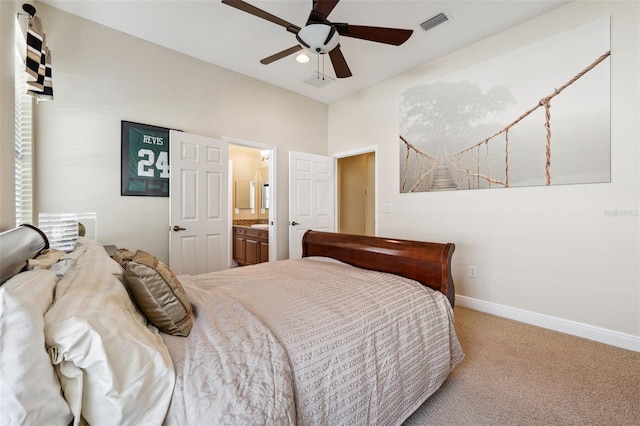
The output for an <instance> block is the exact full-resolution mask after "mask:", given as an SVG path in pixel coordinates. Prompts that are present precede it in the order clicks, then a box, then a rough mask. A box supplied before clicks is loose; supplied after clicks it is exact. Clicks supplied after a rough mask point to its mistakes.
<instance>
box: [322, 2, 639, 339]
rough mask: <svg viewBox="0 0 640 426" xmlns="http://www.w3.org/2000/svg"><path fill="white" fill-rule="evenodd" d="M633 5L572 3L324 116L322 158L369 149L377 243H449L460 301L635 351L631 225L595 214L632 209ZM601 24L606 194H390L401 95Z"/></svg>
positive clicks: (635, 232)
mask: <svg viewBox="0 0 640 426" xmlns="http://www.w3.org/2000/svg"><path fill="white" fill-rule="evenodd" d="M639 4H640V3H638V2H614V1H602V2H583V1H578V2H573V3H570V4H568V5H566V6H563V7H562V8H559V9H557V10H555V11H552V12H550V13H548V14H546V15H543V16H541V17H540V18H538V19H535V20H532V21H529V22H526V23H524V24H522V25H520V26H517V27H514V28H512V29H510V30H508V31H505V32H503V33H501V34H498V35H495V36H493V37H491V38H488V39H486V40H483V41H481V42H478V43H476V44H474V45H472V46H470V47H467V48H465V49H462V50H460V51H457V52H455V53H453V54H450V55H447V56H445V57H442V58H440V59H438V60H435V61H432V62H430V63H428V64H425V65H423V66H420V67H418V68H416V69H415V70H413V71H411V72H408V73H406V74H403V75H401V76H398V77H396V78H393V79H391V80H389V81H387V82H385V83H384V84H380V85H378V86H376V87H374V88H371V89H369V90H366V91H363V92H360V93H358V94H356V95H353V96H351V97H350V98H348V99H345V100H343V101H340V102H336V103H334V104H332V105H330V107H329V152H330V153H338V152H343V151H346V150H352V149H357V148H359V147H364V146H370V145H377V147H378V153H377V170H378V176H377V182H378V189H377V198H376V199H377V205H378V206H380V205H381V204H382V203H388V204H391V205H392V213H380V212H379V213H378V234H379V235H382V236H390V237H398V238H403V237H408V238H417V239H422V240H430V241H441V242H444V241H449V242H453V243H455V244H456V252H455V254H454V256H453V267H454V280H455V282H456V287H457V291H458V292H459V293H460V294H461V295H462V296H463V297H461V298H459V299H460V300H461V301H465V302H468V303H469V304H474V302H477V303H476V304H475V305H474V306H476V305H477V306H483V307H485V308H496V310H497V311H500V312H505V309H502V310H501V307H509V310H510V312H512V313H515V314H516V315H515V316H517V313H518V312H524V313H530V312H532V313H535V314H538V316H537V318H545V316H549V317H551V318H554V319H559V320H560V321H564V322H565V323H566V324H568V325H570V326H573V325H574V324H585V325H588V326H590V327H591V328H592V329H593V330H596V329H598V328H603V329H606V330H609V331H611V334H613V335H615V334H616V333H622V334H623V335H624V336H623V338H624V337H625V336H626V337H629V336H631V340H632V341H633V338H634V336H635V342H636V343H635V345H637V346H638V347H639V349H640V345H639V344H638V336H640V270H639V262H640V260H639V259H640V250H639V244H640V226H639V221H640V218H639V217H637V215H636V216H635V217H631V216H628V217H608V216H607V215H606V214H605V212H606V211H607V210H613V209H620V210H623V209H625V210H633V209H635V211H636V213H637V211H638V208H639V200H638V197H639V193H640V176H639V174H638V169H639V164H640V155H639V145H640V143H639V141H640V129H639V124H638V117H640V108H639V94H640V88H639V79H638V76H639V75H640V69H639V55H640V35H639V28H640V22H639V15H640V13H639ZM609 15H610V16H611V52H612V56H611V75H612V77H611V96H612V98H611V112H612V116H611V128H612V129H611V154H612V157H611V158H612V159H611V170H612V176H611V178H612V182H611V183H608V184H590V185H563V186H552V187H531V188H513V189H509V190H504V189H496V190H475V191H458V192H442V193H435V192H432V193H410V194H400V193H399V190H398V187H399V183H398V176H399V165H398V164H399V158H398V157H399V146H398V144H399V142H398V129H399V127H398V115H399V112H398V102H399V98H400V94H401V93H402V92H403V91H404V90H406V89H407V88H408V87H411V86H413V85H415V84H416V82H424V81H428V80H429V79H431V78H437V77H439V76H443V75H446V74H448V73H451V72H454V71H457V70H460V69H463V68H466V67H468V66H470V65H473V64H475V63H478V62H481V61H484V60H486V59H488V58H491V57H494V56H498V55H500V54H502V53H505V52H507V51H510V50H514V49H517V48H519V47H522V46H523V45H526V44H529V43H532V42H535V41H538V40H540V39H542V38H545V37H549V36H551V35H553V34H556V33H559V32H562V31H565V30H568V29H570V28H573V27H577V26H579V25H581V24H583V23H588V22H591V21H594V20H596V19H598V18H602V17H606V16H609ZM542 29H544V30H542ZM568 54H570V52H568ZM468 265H475V266H477V271H478V272H477V274H478V277H477V278H475V279H470V278H468V276H467V275H468V274H467V271H468ZM465 297H466V299H465ZM574 322H575V323H574Z"/></svg>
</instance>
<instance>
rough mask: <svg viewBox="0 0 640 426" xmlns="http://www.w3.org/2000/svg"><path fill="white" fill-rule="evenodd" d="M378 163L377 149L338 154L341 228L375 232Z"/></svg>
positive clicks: (353, 231)
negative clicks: (347, 154) (360, 152)
mask: <svg viewBox="0 0 640 426" xmlns="http://www.w3.org/2000/svg"><path fill="white" fill-rule="evenodd" d="M375 164H376V154H375V151H374V152H365V153H362V154H357V155H349V156H344V157H340V158H338V167H337V183H338V188H337V192H338V203H337V204H338V206H337V211H338V218H337V219H338V232H340V233H344V234H355V235H370V236H373V235H375V233H376V225H375V205H376V200H375V193H376V191H375V170H376V169H375Z"/></svg>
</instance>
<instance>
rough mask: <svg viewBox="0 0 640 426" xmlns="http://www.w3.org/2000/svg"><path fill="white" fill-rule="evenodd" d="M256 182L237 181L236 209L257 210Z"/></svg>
mask: <svg viewBox="0 0 640 426" xmlns="http://www.w3.org/2000/svg"><path fill="white" fill-rule="evenodd" d="M255 193H256V183H255V181H245V180H237V181H236V206H235V207H236V208H237V209H254V208H255Z"/></svg>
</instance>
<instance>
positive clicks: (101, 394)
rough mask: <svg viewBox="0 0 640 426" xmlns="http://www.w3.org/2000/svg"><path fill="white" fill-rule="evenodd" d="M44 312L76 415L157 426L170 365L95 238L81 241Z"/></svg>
mask: <svg viewBox="0 0 640 426" xmlns="http://www.w3.org/2000/svg"><path fill="white" fill-rule="evenodd" d="M76 251H77V252H79V253H80V254H79V256H77V259H76V262H75V264H74V265H73V266H72V267H71V268H70V269H69V270H68V271H67V272H66V274H65V275H64V277H63V278H62V279H61V280H60V282H59V283H58V285H57V287H56V295H55V303H54V304H53V306H52V307H51V308H50V309H49V311H48V312H47V313H46V314H45V317H44V319H45V341H46V345H47V347H48V348H49V354H50V356H51V359H52V361H53V363H54V365H55V366H56V371H57V373H58V377H59V378H60V383H61V385H62V388H63V390H64V395H65V398H66V400H67V402H68V403H69V406H70V408H71V411H72V413H73V414H74V416H75V419H74V424H78V423H79V422H80V420H81V417H82V418H84V420H85V421H86V422H87V423H89V424H91V425H92V426H100V425H115V424H117V425H160V424H162V422H163V420H164V417H165V416H166V413H167V409H168V407H169V403H170V401H171V395H172V393H173V386H174V384H175V371H174V368H173V362H172V361H171V358H170V356H169V351H168V349H167V347H166V345H165V344H164V342H163V340H162V338H161V337H160V333H159V332H158V330H157V329H155V328H148V327H147V326H146V320H145V319H144V317H143V316H142V315H141V314H140V313H139V312H138V311H137V310H136V308H135V306H134V305H133V302H132V301H131V299H130V298H129V294H128V293H127V290H126V289H125V287H124V285H123V283H122V282H121V279H122V268H121V267H120V266H119V265H118V264H117V263H116V262H114V261H113V260H112V259H111V258H109V256H108V255H107V253H106V252H105V250H104V248H103V247H102V246H101V245H99V244H92V243H88V242H83V244H81V245H78V246H77V248H76Z"/></svg>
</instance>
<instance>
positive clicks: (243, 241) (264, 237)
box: [229, 140, 277, 265]
mask: <svg viewBox="0 0 640 426" xmlns="http://www.w3.org/2000/svg"><path fill="white" fill-rule="evenodd" d="M274 152H275V151H274V149H273V148H271V147H266V146H263V145H261V144H257V143H251V142H245V141H240V142H238V141H232V140H229V169H230V172H229V174H230V176H229V183H230V188H229V201H230V218H231V221H230V222H231V224H230V226H231V229H230V233H229V235H230V242H229V247H230V253H231V260H232V262H231V265H248V264H254V263H262V262H266V261H270V260H276V258H277V245H276V244H277V243H276V229H275V223H276V220H275V208H274V207H275V206H274V204H275V203H274V200H275V198H274V195H275V194H274V193H275V181H274V180H275V173H273V172H274V168H275V165H274V164H275V163H274V161H275V159H274Z"/></svg>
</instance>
